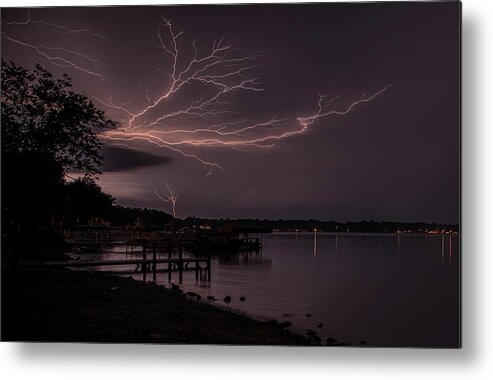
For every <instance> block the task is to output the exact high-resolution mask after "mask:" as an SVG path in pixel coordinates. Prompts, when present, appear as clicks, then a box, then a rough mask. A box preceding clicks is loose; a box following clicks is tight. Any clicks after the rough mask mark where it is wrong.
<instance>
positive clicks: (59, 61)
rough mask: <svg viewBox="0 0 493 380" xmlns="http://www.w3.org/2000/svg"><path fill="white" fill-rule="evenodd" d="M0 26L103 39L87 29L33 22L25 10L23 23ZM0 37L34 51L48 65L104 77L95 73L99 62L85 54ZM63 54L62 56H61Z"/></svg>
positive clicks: (59, 47)
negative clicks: (34, 27) (43, 28)
mask: <svg viewBox="0 0 493 380" xmlns="http://www.w3.org/2000/svg"><path fill="white" fill-rule="evenodd" d="M2 24H5V25H30V24H33V25H45V26H48V27H51V28H54V29H55V30H59V31H62V32H64V33H68V34H78V33H83V34H87V35H89V36H91V37H95V38H100V39H105V37H104V36H103V35H101V34H99V33H95V32H92V31H90V30H88V29H71V28H69V27H67V26H64V25H59V24H55V23H52V22H47V21H44V20H34V19H32V18H31V14H30V11H29V10H27V18H26V20H25V21H2ZM2 36H3V37H4V38H5V39H6V40H8V41H10V42H12V43H15V44H17V45H19V46H22V47H25V48H28V49H31V50H33V51H35V52H36V53H37V54H38V55H40V56H41V57H43V58H45V59H46V60H47V61H48V62H49V63H51V64H52V65H54V66H57V67H60V68H71V69H75V70H78V71H81V72H83V73H85V74H88V75H91V76H94V77H97V78H99V79H101V80H104V79H105V77H104V75H103V74H102V73H100V72H97V71H96V69H95V67H97V66H98V65H99V64H100V62H99V60H97V59H96V58H93V57H90V56H88V55H86V54H83V53H81V52H79V51H76V50H73V49H68V48H66V47H63V46H46V45H38V44H35V43H31V42H28V41H24V40H21V39H19V38H15V37H12V36H10V35H8V34H6V33H5V32H4V31H2ZM52 52H58V53H57V54H58V55H53V53H52ZM63 53H64V54H65V55H64V56H62V55H61V54H63ZM76 57H77V58H80V59H82V61H85V62H84V64H83V63H79V62H77V61H76V60H74V58H76ZM86 64H89V67H87V66H86Z"/></svg>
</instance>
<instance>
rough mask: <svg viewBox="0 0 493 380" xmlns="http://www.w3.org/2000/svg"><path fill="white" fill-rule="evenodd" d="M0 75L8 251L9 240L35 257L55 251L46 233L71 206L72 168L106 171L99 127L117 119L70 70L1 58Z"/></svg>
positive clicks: (93, 172)
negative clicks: (77, 84) (84, 91)
mask: <svg viewBox="0 0 493 380" xmlns="http://www.w3.org/2000/svg"><path fill="white" fill-rule="evenodd" d="M1 79H2V83H1V89H2V93H1V106H2V110H1V112H2V115H1V122H2V125H1V128H2V139H1V148H2V227H3V228H2V230H3V234H2V250H3V249H4V248H6V247H5V245H4V243H5V242H6V241H8V251H11V252H12V256H18V255H19V254H29V255H32V254H36V253H37V252H39V251H48V250H52V246H50V239H46V237H47V236H48V237H49V236H50V235H53V236H54V237H55V235H56V233H55V232H54V230H53V228H52V227H53V226H54V225H56V224H57V222H58V221H60V220H61V216H62V215H63V212H64V210H66V209H67V205H66V199H67V198H66V195H67V189H66V183H65V178H66V175H67V173H68V172H72V171H74V172H78V173H81V174H83V175H84V176H85V178H87V179H91V178H95V176H96V175H97V174H99V173H101V171H100V167H101V164H102V156H101V154H100V147H101V142H100V141H99V139H98V135H97V132H98V130H101V129H102V128H105V127H107V126H110V125H113V123H112V122H111V121H109V120H107V119H106V118H105V114H104V112H103V111H101V110H99V109H97V108H96V107H95V106H94V104H93V103H92V102H91V101H90V100H89V99H88V98H87V97H86V96H84V95H81V94H78V93H76V92H74V91H72V81H71V79H70V78H69V77H68V76H67V75H63V76H62V77H61V78H54V77H53V75H52V74H51V73H50V72H48V71H47V70H46V68H44V67H43V66H41V65H36V67H35V69H34V70H33V71H32V72H30V71H29V70H27V69H25V68H23V67H20V66H16V65H15V64H14V63H13V62H5V61H4V60H2V74H1ZM55 239H58V237H55ZM52 240H53V239H52ZM40 241H47V243H46V244H45V245H44V248H43V247H39V242H40ZM12 247H14V248H12ZM14 251H15V252H14Z"/></svg>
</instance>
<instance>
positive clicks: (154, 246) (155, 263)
mask: <svg viewBox="0 0 493 380" xmlns="http://www.w3.org/2000/svg"><path fill="white" fill-rule="evenodd" d="M156 274H157V262H156V240H154V241H153V242H152V281H154V282H156Z"/></svg>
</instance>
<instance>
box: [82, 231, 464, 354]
mask: <svg viewBox="0 0 493 380" xmlns="http://www.w3.org/2000/svg"><path fill="white" fill-rule="evenodd" d="M119 251H120V252H118V253H117V252H110V253H100V254H97V255H90V256H87V255H84V259H95V258H98V259H108V260H110V259H116V258H119V259H121V258H123V256H122V255H125V257H135V255H139V253H135V252H134V253H132V252H130V253H129V252H125V248H123V249H122V248H121V247H120V248H119ZM137 257H138V256H137ZM162 257H165V255H163V256H162ZM459 264H460V259H459V238H458V236H457V235H454V236H451V235H402V234H395V235H394V234H332V233H322V232H317V233H316V234H315V233H313V232H312V233H300V232H298V233H274V234H269V235H264V237H263V250H262V252H261V253H241V254H222V255H213V257H212V281H211V282H206V281H196V280H195V274H194V272H193V271H190V272H185V273H184V276H183V289H184V290H185V291H194V292H196V293H199V294H201V295H202V297H203V298H206V296H208V295H212V296H215V297H217V298H218V299H219V300H221V301H218V303H219V304H221V305H223V306H225V304H224V303H223V302H222V299H223V298H224V297H225V296H227V295H229V296H231V297H232V299H233V300H232V302H231V304H230V305H229V306H228V307H230V308H232V309H234V310H239V311H242V312H246V313H248V314H251V315H255V316H258V317H262V318H274V319H276V320H278V321H285V320H288V321H290V322H292V323H293V326H292V328H293V329H294V330H298V331H305V330H306V329H313V330H315V331H317V332H318V333H319V335H320V336H321V337H322V339H323V340H325V339H326V338H327V337H329V336H333V337H335V338H337V339H339V340H340V341H346V342H349V343H353V344H354V343H357V342H359V341H361V340H365V341H367V342H368V345H376V346H440V347H444V346H445V347H450V346H457V345H458V342H459V304H460V303H459V286H460V285H459V284H460V281H459V272H460V269H459ZM102 269H105V268H102ZM106 269H108V268H106ZM111 269H112V271H115V270H116V271H117V272H124V271H126V273H128V274H130V275H132V276H134V277H135V278H137V279H141V278H142V275H141V274H134V273H133V269H130V268H129V267H126V268H123V267H122V268H111ZM150 277H152V276H148V279H149V278H150ZM157 281H158V283H162V284H167V283H168V275H167V273H163V272H160V273H158V278H157ZM172 281H173V282H178V275H177V273H173V280H172ZM241 296H244V297H246V301H244V302H240V300H239V298H240V297H241ZM307 313H310V314H312V317H310V318H308V317H306V314H307ZM322 322H323V327H322V328H318V327H317V325H319V324H320V323H322Z"/></svg>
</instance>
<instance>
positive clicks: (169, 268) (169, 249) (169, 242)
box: [168, 239, 173, 281]
mask: <svg viewBox="0 0 493 380" xmlns="http://www.w3.org/2000/svg"><path fill="white" fill-rule="evenodd" d="M172 249H173V247H172V246H171V239H170V240H168V281H171V269H172V268H171V266H172V265H173V264H172V263H171V251H172Z"/></svg>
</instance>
